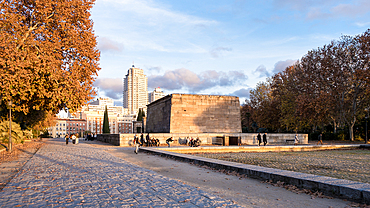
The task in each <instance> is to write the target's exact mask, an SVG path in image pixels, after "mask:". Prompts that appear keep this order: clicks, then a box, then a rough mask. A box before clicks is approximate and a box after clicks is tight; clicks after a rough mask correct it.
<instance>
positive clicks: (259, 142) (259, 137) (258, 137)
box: [257, 133, 261, 146]
mask: <svg viewBox="0 0 370 208" xmlns="http://www.w3.org/2000/svg"><path fill="white" fill-rule="evenodd" d="M257 142H258V146H260V145H261V134H260V133H258V135H257Z"/></svg>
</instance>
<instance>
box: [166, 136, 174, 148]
mask: <svg viewBox="0 0 370 208" xmlns="http://www.w3.org/2000/svg"><path fill="white" fill-rule="evenodd" d="M170 142H173V139H172V137H170V138H168V139H166V143H167V144H168V147H171V144H170Z"/></svg>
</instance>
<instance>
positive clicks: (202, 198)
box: [0, 139, 240, 207]
mask: <svg viewBox="0 0 370 208" xmlns="http://www.w3.org/2000/svg"><path fill="white" fill-rule="evenodd" d="M46 206H51V207H222V206H227V207H240V206H238V205H236V204H233V203H232V202H231V201H228V200H225V199H222V198H220V197H218V196H215V195H212V194H209V193H206V192H204V191H201V190H199V189H197V188H195V187H192V186H189V185H185V184H184V183H182V182H180V181H177V180H173V179H170V178H167V177H164V176H162V175H159V174H157V173H155V172H153V171H150V170H148V169H145V168H141V167H139V166H136V165H133V164H131V163H129V162H126V161H125V160H122V159H119V158H117V157H114V156H112V155H111V154H109V153H107V152H105V151H104V150H102V149H98V148H94V147H91V146H89V145H87V144H84V143H80V144H78V145H73V144H71V143H70V144H68V146H67V145H65V143H64V142H63V140H62V139H59V140H58V139H51V140H49V141H48V142H47V145H45V146H43V147H42V148H41V149H40V150H39V151H38V152H37V153H36V154H35V155H34V156H33V157H32V158H31V159H30V160H29V161H28V162H27V163H26V164H25V165H24V166H23V168H22V169H21V170H20V171H19V172H18V173H17V174H16V175H15V177H14V178H13V179H12V180H11V181H10V182H9V183H8V184H7V185H6V186H5V187H4V189H3V190H2V191H1V192H0V207H46Z"/></svg>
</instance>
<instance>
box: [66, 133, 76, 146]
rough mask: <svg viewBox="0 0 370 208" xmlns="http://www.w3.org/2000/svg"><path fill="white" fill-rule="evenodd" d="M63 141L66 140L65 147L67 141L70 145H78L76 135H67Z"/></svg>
mask: <svg viewBox="0 0 370 208" xmlns="http://www.w3.org/2000/svg"><path fill="white" fill-rule="evenodd" d="M65 140H66V145H68V142H69V140H71V141H72V144H78V134H71V135H69V134H67V135H66V136H65Z"/></svg>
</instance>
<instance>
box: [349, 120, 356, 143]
mask: <svg viewBox="0 0 370 208" xmlns="http://www.w3.org/2000/svg"><path fill="white" fill-rule="evenodd" d="M354 126H355V122H351V124H350V125H349V140H351V141H352V142H353V141H355V135H354V133H353V127H354Z"/></svg>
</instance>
